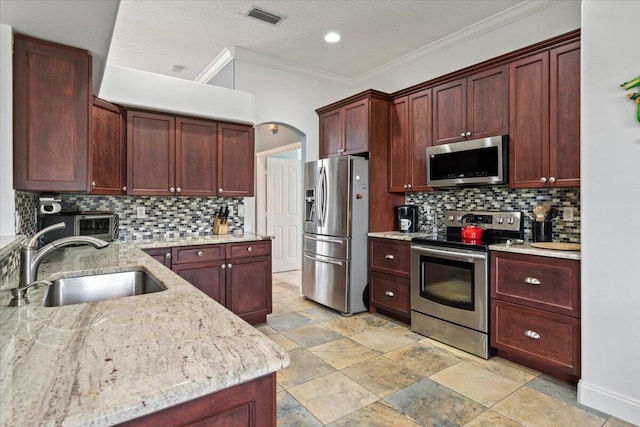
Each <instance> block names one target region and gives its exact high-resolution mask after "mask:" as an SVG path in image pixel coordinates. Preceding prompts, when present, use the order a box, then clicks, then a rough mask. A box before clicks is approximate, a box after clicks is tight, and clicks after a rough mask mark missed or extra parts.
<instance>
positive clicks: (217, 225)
mask: <svg viewBox="0 0 640 427" xmlns="http://www.w3.org/2000/svg"><path fill="white" fill-rule="evenodd" d="M227 233H229V225H228V224H227V223H224V224H223V223H222V221H221V220H220V218H216V219H214V220H213V234H227Z"/></svg>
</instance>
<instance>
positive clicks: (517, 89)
mask: <svg viewBox="0 0 640 427" xmlns="http://www.w3.org/2000/svg"><path fill="white" fill-rule="evenodd" d="M509 153H510V154H509V158H510V161H509V166H510V167H509V186H510V187H512V188H539V187H546V186H547V184H546V182H547V180H548V171H549V53H548V52H542V53H539V54H537V55H532V56H529V57H526V58H523V59H520V60H518V61H515V62H512V63H511V64H510V68H509Z"/></svg>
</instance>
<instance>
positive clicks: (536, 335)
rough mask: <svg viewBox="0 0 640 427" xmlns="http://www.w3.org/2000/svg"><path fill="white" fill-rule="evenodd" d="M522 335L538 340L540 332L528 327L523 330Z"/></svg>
mask: <svg viewBox="0 0 640 427" xmlns="http://www.w3.org/2000/svg"><path fill="white" fill-rule="evenodd" d="M524 336H525V337H528V338H533V339H534V340H539V339H540V334H539V333H537V332H535V331H532V330H529V329H527V330H526V331H524Z"/></svg>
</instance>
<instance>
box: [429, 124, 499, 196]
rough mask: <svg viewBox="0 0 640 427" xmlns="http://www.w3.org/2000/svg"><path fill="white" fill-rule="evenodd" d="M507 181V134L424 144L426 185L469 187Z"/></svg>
mask: <svg viewBox="0 0 640 427" xmlns="http://www.w3.org/2000/svg"><path fill="white" fill-rule="evenodd" d="M508 182H509V137H508V136H507V135H500V136H493V137H489V138H481V139H474V140H469V141H462V142H454V143H452V144H443V145H435V146H433V147H427V185H428V186H429V187H458V186H468V187H470V186H478V185H500V184H507V183H508Z"/></svg>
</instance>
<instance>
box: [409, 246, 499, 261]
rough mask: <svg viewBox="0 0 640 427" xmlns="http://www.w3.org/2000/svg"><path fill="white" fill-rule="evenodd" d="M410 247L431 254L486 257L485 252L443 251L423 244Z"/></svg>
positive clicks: (475, 257)
mask: <svg viewBox="0 0 640 427" xmlns="http://www.w3.org/2000/svg"><path fill="white" fill-rule="evenodd" d="M411 249H413V250H417V251H418V252H420V253H423V254H424V253H426V254H431V255H445V256H450V257H457V258H474V259H487V254H485V253H484V252H482V253H477V254H476V253H468V252H455V251H443V250H441V249H432V248H425V247H424V246H411Z"/></svg>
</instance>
